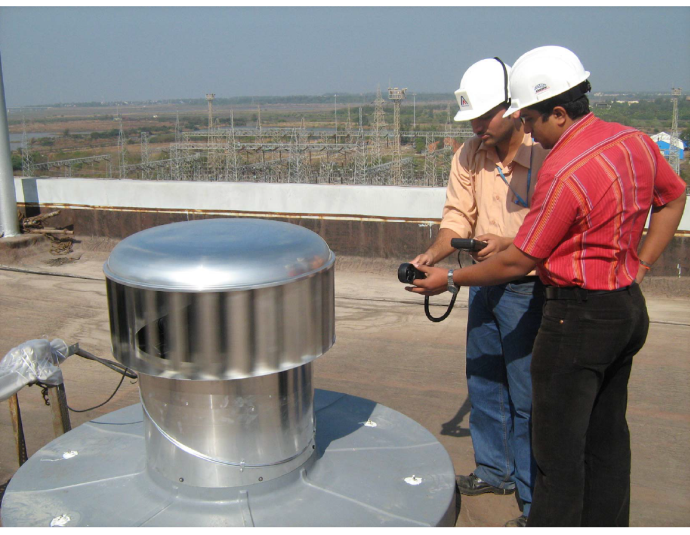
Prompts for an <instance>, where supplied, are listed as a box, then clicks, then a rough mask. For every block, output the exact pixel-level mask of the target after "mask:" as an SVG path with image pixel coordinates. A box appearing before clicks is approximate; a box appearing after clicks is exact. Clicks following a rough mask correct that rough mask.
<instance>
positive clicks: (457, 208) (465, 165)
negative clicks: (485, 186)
mask: <svg viewBox="0 0 690 535" xmlns="http://www.w3.org/2000/svg"><path fill="white" fill-rule="evenodd" d="M473 153H474V151H473V150H472V144H471V143H470V142H467V143H464V144H463V145H462V147H460V149H459V150H458V152H457V153H456V154H455V156H454V157H453V160H452V163H451V166H450V176H449V178H448V188H447V189H446V204H445V205H444V206H443V218H442V220H441V228H447V229H450V230H452V231H453V232H455V233H456V234H457V235H458V236H460V237H461V238H470V237H472V236H473V235H474V228H475V225H476V224H477V203H476V201H475V198H474V184H473V180H472V176H471V171H470V169H471V165H470V160H471V154H473Z"/></svg>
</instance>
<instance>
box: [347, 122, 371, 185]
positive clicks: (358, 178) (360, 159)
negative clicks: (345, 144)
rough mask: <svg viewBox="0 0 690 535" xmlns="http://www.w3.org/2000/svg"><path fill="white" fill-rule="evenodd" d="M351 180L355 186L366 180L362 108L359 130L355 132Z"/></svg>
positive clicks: (365, 144)
mask: <svg viewBox="0 0 690 535" xmlns="http://www.w3.org/2000/svg"><path fill="white" fill-rule="evenodd" d="M348 111H349V109H348ZM352 178H353V181H354V183H355V184H365V183H366V180H367V140H366V138H365V137H364V128H363V127H362V108H359V130H357V149H356V151H355V166H354V174H353V177H352Z"/></svg>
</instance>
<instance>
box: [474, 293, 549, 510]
mask: <svg viewBox="0 0 690 535" xmlns="http://www.w3.org/2000/svg"><path fill="white" fill-rule="evenodd" d="M543 302H544V297H543V285H542V283H541V282H540V281H539V280H536V279H535V280H533V281H532V282H525V283H521V284H519V283H518V284H516V283H508V284H500V285H498V286H488V287H482V288H478V287H472V288H470V296H469V304H468V308H469V310H468V318H467V368H466V369H467V389H468V392H469V396H470V401H471V403H472V408H471V411H470V434H471V435H472V446H473V447H474V458H475V462H476V464H477V468H476V469H475V470H474V473H475V474H476V475H477V477H480V478H481V479H483V480H484V481H486V482H487V483H489V484H490V485H493V486H495V487H499V488H515V487H517V490H518V493H519V496H520V498H521V500H522V501H523V506H524V507H523V513H524V514H529V510H530V504H531V502H532V488H533V486H534V478H535V472H536V467H535V463H534V459H533V457H532V452H531V412H532V382H531V379H530V362H531V358H532V346H533V343H534V339H535V337H536V335H537V331H538V329H539V325H540V323H541V314H542V307H543Z"/></svg>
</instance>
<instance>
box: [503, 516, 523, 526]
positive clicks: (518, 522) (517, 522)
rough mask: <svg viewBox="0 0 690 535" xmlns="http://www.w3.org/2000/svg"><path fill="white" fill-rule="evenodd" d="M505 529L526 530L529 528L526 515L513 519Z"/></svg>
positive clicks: (506, 524)
mask: <svg viewBox="0 0 690 535" xmlns="http://www.w3.org/2000/svg"><path fill="white" fill-rule="evenodd" d="M505 527H507V528H525V527H527V517H526V516H525V515H522V516H519V517H517V518H513V519H512V520H508V522H506V523H505Z"/></svg>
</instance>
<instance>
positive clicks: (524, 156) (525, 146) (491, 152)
mask: <svg viewBox="0 0 690 535" xmlns="http://www.w3.org/2000/svg"><path fill="white" fill-rule="evenodd" d="M533 145H534V140H533V139H532V136H530V135H529V134H525V136H524V138H523V139H522V144H521V145H520V146H519V147H518V150H517V152H516V153H515V156H513V161H512V162H509V163H508V165H510V164H511V163H513V162H515V163H516V164H519V165H521V166H522V167H524V168H525V169H529V165H530V160H531V157H532V146H533ZM478 150H484V151H486V155H487V156H488V157H489V158H490V159H491V161H492V162H494V163H495V164H496V165H500V162H499V161H498V154H497V153H496V147H486V146H485V145H484V142H483V141H482V143H481V145H479V149H478Z"/></svg>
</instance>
